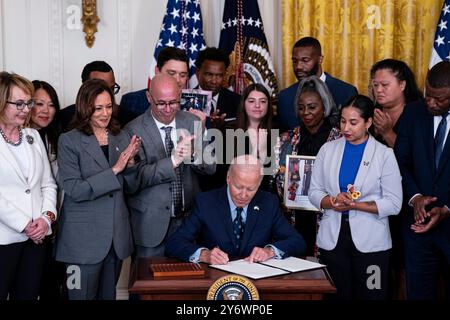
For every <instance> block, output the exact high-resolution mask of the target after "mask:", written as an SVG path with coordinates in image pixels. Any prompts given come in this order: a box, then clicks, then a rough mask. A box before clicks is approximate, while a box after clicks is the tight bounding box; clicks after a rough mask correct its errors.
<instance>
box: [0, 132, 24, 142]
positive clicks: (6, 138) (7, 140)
mask: <svg viewBox="0 0 450 320" xmlns="http://www.w3.org/2000/svg"><path fill="white" fill-rule="evenodd" d="M0 134H1V135H2V137H3V139H5V141H6V143H9V144H10V145H12V146H15V147H17V146H18V145H20V144H21V143H22V129H20V128H19V141H17V142H13V141H11V140H10V139H9V138H8V137H7V136H6V133H5V132H4V131H3V130H2V129H0Z"/></svg>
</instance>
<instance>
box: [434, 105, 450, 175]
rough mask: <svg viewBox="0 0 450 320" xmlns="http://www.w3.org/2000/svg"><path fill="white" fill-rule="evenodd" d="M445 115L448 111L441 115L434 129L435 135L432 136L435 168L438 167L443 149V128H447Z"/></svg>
mask: <svg viewBox="0 0 450 320" xmlns="http://www.w3.org/2000/svg"><path fill="white" fill-rule="evenodd" d="M447 115H448V112H446V113H444V114H443V115H442V120H441V122H439V125H438V127H437V130H436V136H435V137H434V155H435V156H434V160H435V165H436V169H437V168H438V167H439V160H440V159H441V155H442V150H443V149H444V138H445V130H446V129H447Z"/></svg>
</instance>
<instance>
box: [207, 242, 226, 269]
mask: <svg viewBox="0 0 450 320" xmlns="http://www.w3.org/2000/svg"><path fill="white" fill-rule="evenodd" d="M209 261H210V264H227V263H228V261H230V259H229V258H228V254H226V253H225V252H223V251H222V250H221V249H220V248H219V246H218V245H216V246H215V247H214V248H213V249H212V250H211V251H210V252H209Z"/></svg>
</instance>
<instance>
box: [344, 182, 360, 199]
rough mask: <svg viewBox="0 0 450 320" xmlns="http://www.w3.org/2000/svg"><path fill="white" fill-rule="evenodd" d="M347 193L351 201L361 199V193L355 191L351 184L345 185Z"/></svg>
mask: <svg viewBox="0 0 450 320" xmlns="http://www.w3.org/2000/svg"><path fill="white" fill-rule="evenodd" d="M347 193H348V194H349V195H350V197H352V199H353V200H358V199H359V198H360V197H361V192H360V191H358V190H356V188H355V186H354V185H352V184H348V185H347Z"/></svg>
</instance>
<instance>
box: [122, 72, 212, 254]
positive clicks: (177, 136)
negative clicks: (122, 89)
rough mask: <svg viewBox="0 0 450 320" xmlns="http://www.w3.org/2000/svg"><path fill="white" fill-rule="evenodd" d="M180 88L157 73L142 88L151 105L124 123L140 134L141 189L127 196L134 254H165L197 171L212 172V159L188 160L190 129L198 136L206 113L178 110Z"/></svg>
mask: <svg viewBox="0 0 450 320" xmlns="http://www.w3.org/2000/svg"><path fill="white" fill-rule="evenodd" d="M180 93H181V92H180V89H179V87H178V85H177V82H176V80H175V79H174V78H173V77H170V76H168V75H163V74H159V75H156V76H155V77H154V78H153V79H152V81H151V87H150V91H149V92H147V98H148V100H149V102H150V109H149V110H147V111H146V112H145V113H144V114H142V115H141V116H139V117H137V118H136V119H134V120H133V121H132V122H130V123H129V124H128V125H127V126H126V128H125V130H126V131H128V133H129V135H130V136H132V135H137V136H138V137H140V138H141V139H142V146H141V151H140V153H139V157H140V158H141V165H140V169H139V170H140V191H139V192H137V193H136V194H133V195H131V196H130V197H129V198H128V205H129V209H130V212H131V226H132V231H133V235H134V240H135V246H136V251H135V255H136V257H150V256H163V255H164V245H165V240H166V238H167V237H169V236H170V235H171V234H172V233H173V232H174V231H175V230H176V229H177V228H178V227H179V226H180V225H181V222H182V220H183V218H184V217H185V216H187V215H188V214H189V212H190V210H191V207H192V202H193V199H194V197H195V196H196V194H197V193H198V192H200V189H199V186H198V181H197V174H198V173H200V174H213V173H214V171H215V161H207V162H205V161H197V160H198V159H193V158H194V157H193V153H192V147H191V146H192V140H193V139H194V132H195V133H196V138H197V139H202V136H203V133H202V132H203V128H204V121H205V115H204V114H203V113H202V112H200V111H198V110H195V111H192V112H185V111H180ZM194 128H195V129H194ZM205 144H206V142H205V143H203V144H200V146H202V145H203V146H204V145H205ZM202 149H203V148H202ZM196 156H201V152H199V153H197V154H196ZM191 160H195V161H193V162H192V161H191ZM209 160H211V159H209ZM213 160H214V159H213ZM198 162H201V163H200V164H198Z"/></svg>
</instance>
